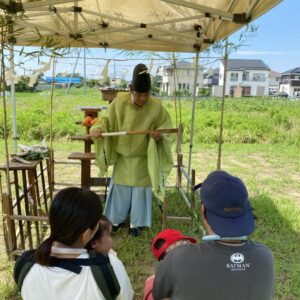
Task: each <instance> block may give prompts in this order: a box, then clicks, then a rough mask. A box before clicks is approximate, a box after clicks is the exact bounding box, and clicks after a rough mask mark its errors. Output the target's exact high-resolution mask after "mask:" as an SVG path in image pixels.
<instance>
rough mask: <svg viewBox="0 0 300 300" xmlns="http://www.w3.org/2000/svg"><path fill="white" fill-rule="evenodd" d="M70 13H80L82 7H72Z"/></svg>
mask: <svg viewBox="0 0 300 300" xmlns="http://www.w3.org/2000/svg"><path fill="white" fill-rule="evenodd" d="M71 11H72V12H74V13H81V12H82V7H80V6H73V7H72V8H71Z"/></svg>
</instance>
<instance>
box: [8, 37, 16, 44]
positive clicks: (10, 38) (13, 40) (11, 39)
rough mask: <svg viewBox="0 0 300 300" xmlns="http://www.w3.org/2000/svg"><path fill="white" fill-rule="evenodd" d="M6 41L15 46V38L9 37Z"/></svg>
mask: <svg viewBox="0 0 300 300" xmlns="http://www.w3.org/2000/svg"><path fill="white" fill-rule="evenodd" d="M7 41H8V42H9V43H10V44H16V43H17V39H16V37H15V36H13V35H11V36H10V37H8V39H7Z"/></svg>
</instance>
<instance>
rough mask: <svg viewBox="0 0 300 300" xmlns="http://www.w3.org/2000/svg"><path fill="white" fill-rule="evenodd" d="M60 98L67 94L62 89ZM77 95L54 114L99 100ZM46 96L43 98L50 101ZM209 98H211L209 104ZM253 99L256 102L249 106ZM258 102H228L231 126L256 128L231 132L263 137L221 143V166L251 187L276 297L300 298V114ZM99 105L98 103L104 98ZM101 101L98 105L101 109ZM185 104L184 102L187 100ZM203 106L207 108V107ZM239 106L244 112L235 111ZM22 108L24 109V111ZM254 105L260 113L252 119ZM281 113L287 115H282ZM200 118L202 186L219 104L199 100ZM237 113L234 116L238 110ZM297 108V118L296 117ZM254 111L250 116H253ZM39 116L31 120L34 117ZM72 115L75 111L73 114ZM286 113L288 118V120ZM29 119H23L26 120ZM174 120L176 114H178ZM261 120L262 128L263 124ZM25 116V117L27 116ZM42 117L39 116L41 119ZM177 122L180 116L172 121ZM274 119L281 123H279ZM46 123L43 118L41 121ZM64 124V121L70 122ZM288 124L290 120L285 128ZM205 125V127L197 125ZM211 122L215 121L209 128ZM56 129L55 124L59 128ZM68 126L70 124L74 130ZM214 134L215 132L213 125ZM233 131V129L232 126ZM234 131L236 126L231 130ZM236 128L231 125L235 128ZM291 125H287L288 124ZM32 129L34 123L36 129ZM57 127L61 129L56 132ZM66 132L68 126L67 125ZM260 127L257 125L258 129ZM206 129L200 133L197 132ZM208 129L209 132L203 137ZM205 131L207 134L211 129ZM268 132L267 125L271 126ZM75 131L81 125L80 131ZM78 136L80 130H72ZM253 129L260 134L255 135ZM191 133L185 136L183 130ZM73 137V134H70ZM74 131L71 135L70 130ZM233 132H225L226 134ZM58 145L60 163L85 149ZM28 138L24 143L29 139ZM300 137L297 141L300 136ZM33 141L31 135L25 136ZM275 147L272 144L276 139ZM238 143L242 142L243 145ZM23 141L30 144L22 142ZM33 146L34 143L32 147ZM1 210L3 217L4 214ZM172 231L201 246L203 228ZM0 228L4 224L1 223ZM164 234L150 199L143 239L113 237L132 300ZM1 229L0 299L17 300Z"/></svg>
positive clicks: (179, 205)
mask: <svg viewBox="0 0 300 300" xmlns="http://www.w3.org/2000/svg"><path fill="white" fill-rule="evenodd" d="M60 93H62V92H60ZM76 93H77V95H73V96H74V97H73V98H71V97H70V98H64V97H63V96H62V95H61V100H60V101H62V99H64V101H63V102H62V103H61V105H60V107H58V106H56V107H55V109H56V110H57V113H59V112H61V111H62V110H63V109H69V111H70V112H71V115H72V121H73V120H77V119H78V118H80V117H81V115H80V114H81V113H80V112H78V111H77V110H74V107H75V106H76V105H79V104H81V105H95V103H97V104H98V105H99V103H98V102H96V101H99V100H97V99H98V98H97V97H98V96H99V95H98V94H96V93H94V94H90V97H91V98H90V99H91V100H90V101H89V100H88V99H86V100H84V101H86V102H85V103H80V97H82V96H80V95H78V93H79V92H78V91H76ZM26 97H27V96H26V95H24V98H23V100H22V101H21V102H20V105H21V106H22V105H24V106H25V103H30V101H32V102H33V103H36V101H37V99H35V98H34V99H30V98H29V97H27V98H26ZM45 97H46V96H45ZM207 101H208V100H207ZM251 101H253V102H252V103H251ZM262 101H263V102H264V103H262V104H259V101H258V100H256V102H254V100H247V101H243V102H236V103H234V102H233V101H232V100H230V101H229V102H228V105H227V109H228V114H227V115H229V116H230V117H229V118H228V119H226V122H227V124H229V122H230V120H231V123H234V124H237V122H236V120H242V119H243V118H244V119H245V124H249V123H247V122H250V121H249V118H250V119H251V118H252V119H255V120H258V121H257V122H258V124H259V125H258V127H253V128H252V129H253V132H251V131H249V130H248V133H247V130H246V129H245V126H244V125H243V122H242V121H240V122H241V123H240V124H241V125H239V126H240V129H237V127H231V130H236V134H238V135H239V136H241V137H245V133H247V134H248V136H250V137H251V136H252V137H255V139H257V138H260V139H261V140H260V141H259V143H258V141H256V142H254V143H246V144H245V143H244V144H241V143H239V144H237V143H234V142H233V141H232V140H231V142H230V143H229V140H228V142H227V143H225V144H224V147H223V156H222V168H223V169H224V170H227V171H229V172H231V173H233V174H235V175H237V176H239V177H241V178H242V179H243V180H244V181H245V183H246V185H247V187H248V189H249V193H250V196H251V201H252V205H253V207H254V209H255V215H256V217H257V222H256V226H257V229H256V231H255V233H254V234H253V235H252V236H251V239H253V240H254V241H258V242H262V243H265V244H266V245H268V246H269V247H270V248H271V249H272V251H273V253H274V257H275V266H276V299H280V300H298V299H300V278H299V274H300V250H299V249H300V248H299V245H300V172H299V171H300V160H299V145H298V144H297V134H296V133H295V132H294V131H296V132H297V130H299V124H300V117H299V111H300V110H299V104H295V103H290V105H289V102H284V103H283V102H270V103H265V100H262ZM99 102H100V101H99ZM102 104H103V103H101V102H100V105H102ZM185 104H187V102H186V103H185ZM165 105H166V106H167V107H168V108H170V110H171V109H173V106H172V105H173V104H170V103H166V104H165ZM203 105H204V106H203ZM236 105H240V106H239V107H234V106H236ZM22 107H23V106H22ZM255 107H256V111H257V113H256V114H254V111H255ZM280 108H281V110H282V111H283V114H280ZM197 109H198V115H196V116H197V118H198V119H197V121H196V122H197V126H196V129H197V130H198V131H197V130H196V142H195V145H194V147H193V156H192V166H193V168H195V170H196V178H197V180H196V181H197V182H200V181H202V180H203V179H204V178H205V177H206V175H207V174H208V173H209V172H210V171H212V170H215V169H216V157H217V151H216V150H217V145H216V144H215V143H213V142H209V144H204V143H203V142H202V143H200V142H199V139H200V138H199V136H205V134H207V135H208V136H210V135H211V134H216V132H217V126H215V122H216V121H214V120H212V121H211V123H209V122H208V123H207V124H206V126H205V128H204V129H203V128H202V127H201V126H203V125H201V124H203V122H204V121H205V122H206V121H207V120H208V119H210V118H211V117H212V116H213V115H214V114H215V111H217V107H216V103H215V102H212V103H208V102H207V104H203V103H198V108H197ZM235 109H236V111H237V112H239V113H237V112H236V113H235V114H236V116H233V113H234V111H235ZM297 109H298V113H296V111H297ZM250 110H251V112H252V113H251V116H249V117H248V116H247V114H248V115H249V111H250ZM274 110H276V111H277V110H278V111H279V112H277V117H276V118H277V119H278V120H285V121H280V122H281V123H280V124H281V125H280V124H279V123H278V124H279V125H278V126H277V127H276V128H275V129H276V130H273V131H272V132H271V133H272V135H273V137H275V138H274V140H272V139H270V138H268V136H267V132H265V131H264V128H263V127H264V125H263V124H267V123H272V122H273V121H274V118H272V116H271V115H272V114H271V113H270V112H272V111H274ZM183 112H184V113H183V121H184V122H188V120H189V116H188V112H189V108H188V106H187V105H186V106H185V107H184V109H183ZM36 114H37V112H35V114H34V117H35V118H39V117H36ZM69 114H70V113H69ZM284 116H286V117H285V119H284ZM69 117H70V116H67V115H66V118H65V119H64V118H62V119H61V120H62V121H61V123H64V122H65V120H68V122H71V121H70V119H69ZM24 118H25V117H24ZM173 118H174V115H173ZM261 118H263V119H264V120H263V123H259V122H262V121H259V120H260V119H261ZM25 119H27V118H25ZM39 120H40V119H39ZM174 120H175V118H174ZM278 120H277V122H279V121H278ZM39 122H41V121H39ZM68 122H66V123H68ZM284 122H286V123H284ZM199 123H201V124H199ZM209 124H212V125H211V126H210V125H209ZM284 124H292V127H290V128H291V129H290V130H288V129H286V134H287V138H286V140H284V139H283V140H282V135H283V133H284V130H283V127H282V126H285V125H284ZM57 126H58V125H57ZM70 126H71V123H69V127H70ZM214 126H215V127H216V128H215V129H214V132H213V133H212V131H211V130H212V128H214ZM228 126H229V125H228ZM230 126H231V125H230ZM232 126H233V125H232ZM286 126H287V127H289V126H290V125H286ZM31 127H32V126H31ZM57 128H59V126H58V127H57ZM62 128H64V125H63V126H62ZM255 128H259V129H258V131H256V129H255ZM200 130H201V133H200ZM203 130H204V133H203ZM206 130H207V131H206ZM266 130H269V127H267V128H266ZM77 131H78V127H77ZM75 132H76V127H75ZM254 132H256V133H255V134H254ZM186 133H188V131H186ZM68 134H70V133H68ZM71 134H72V133H71ZM231 134H232V133H231V132H230V133H229V132H228V129H227V136H230V135H231ZM57 136H58V140H56V142H55V143H54V148H55V156H56V159H59V160H66V157H67V156H68V154H69V153H70V152H73V151H82V150H83V145H82V144H81V143H78V142H70V141H68V140H67V139H66V138H65V137H64V138H59V136H66V135H64V134H61V135H57ZM23 138H26V136H25V135H24V136H23ZM298 138H299V136H298ZM28 139H29V138H28ZM276 139H277V142H276V143H275V140H276ZM239 141H240V140H239ZM23 142H25V141H23ZM27 143H29V142H27ZM30 143H34V142H32V141H31V142H30ZM0 149H1V151H0V162H3V161H4V151H2V150H3V149H4V147H3V140H0ZM183 154H184V164H185V165H186V164H187V158H188V144H187V143H185V144H184V145H183ZM92 171H93V174H94V175H96V174H97V170H96V168H95V167H93V170H92ZM78 174H79V166H66V167H62V166H61V167H59V168H57V169H56V178H57V181H60V180H62V178H63V181H64V182H73V183H74V184H79V182H80V178H79V175H78ZM175 177H176V173H175V170H174V171H173V172H172V174H171V176H170V178H169V184H170V185H174V183H175V179H176V178H175ZM168 199H169V212H170V214H172V215H187V216H188V215H191V212H190V211H189V210H188V209H187V207H186V205H185V203H184V201H183V200H182V199H181V198H180V197H179V195H178V194H177V193H176V192H175V191H169V192H168ZM0 213H1V212H0ZM168 225H169V227H174V228H178V229H180V230H182V231H183V233H185V234H190V235H193V236H195V237H196V238H197V239H198V240H199V241H200V235H199V233H198V230H197V229H198V226H195V225H193V224H190V223H179V222H175V221H172V222H170V223H169V224H168ZM0 226H1V225H0ZM160 229H161V212H160V209H159V206H158V204H157V202H156V201H153V227H152V228H151V229H150V230H145V231H143V232H142V234H141V237H139V238H131V237H128V236H127V229H126V228H124V229H121V230H120V232H118V233H117V235H116V236H115V237H114V249H115V250H116V251H117V253H118V255H119V257H120V258H121V260H122V261H123V262H124V265H125V267H126V269H127V271H128V273H129V275H130V278H131V281H132V284H133V286H134V290H135V295H136V296H135V299H142V293H143V285H144V282H145V279H146V277H147V276H148V275H150V274H152V273H153V272H154V270H155V265H156V262H155V260H154V257H153V255H152V253H151V249H150V245H151V241H152V238H153V237H154V236H155V234H156V233H157V232H158V231H159V230H160ZM4 249H5V248H4V243H3V232H2V227H0V299H20V297H19V296H18V295H17V293H16V288H15V286H14V284H13V280H12V263H10V262H9V261H8V259H7V256H6V254H5V250H4Z"/></svg>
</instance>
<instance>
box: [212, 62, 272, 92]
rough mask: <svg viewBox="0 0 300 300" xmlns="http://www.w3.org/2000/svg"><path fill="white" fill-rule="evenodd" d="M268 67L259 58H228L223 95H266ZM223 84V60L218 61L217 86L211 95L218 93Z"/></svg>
mask: <svg viewBox="0 0 300 300" xmlns="http://www.w3.org/2000/svg"><path fill="white" fill-rule="evenodd" d="M269 72H270V68H269V67H268V66H267V65H266V64H265V63H264V62H263V61H262V60H260V59H228V64H227V82H226V88H225V95H227V96H231V97H242V96H264V95H268V88H269V80H268V78H269ZM223 85H224V61H221V62H220V75H219V88H218V89H215V90H214V89H213V96H219V95H220V90H221V88H220V87H223Z"/></svg>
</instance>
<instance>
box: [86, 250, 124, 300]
mask: <svg viewBox="0 0 300 300" xmlns="http://www.w3.org/2000/svg"><path fill="white" fill-rule="evenodd" d="M89 256H90V258H96V261H97V256H99V257H100V256H102V255H101V254H98V253H95V252H94V251H90V252H89ZM91 270H92V273H93V276H94V279H95V281H96V283H97V285H98V287H99V289H100V290H101V292H102V294H103V296H104V297H105V299H106V300H114V299H116V297H117V296H118V295H119V293H120V285H119V282H118V279H117V277H116V274H115V272H114V270H113V268H112V266H111V264H110V262H108V263H105V264H92V265H91Z"/></svg>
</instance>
